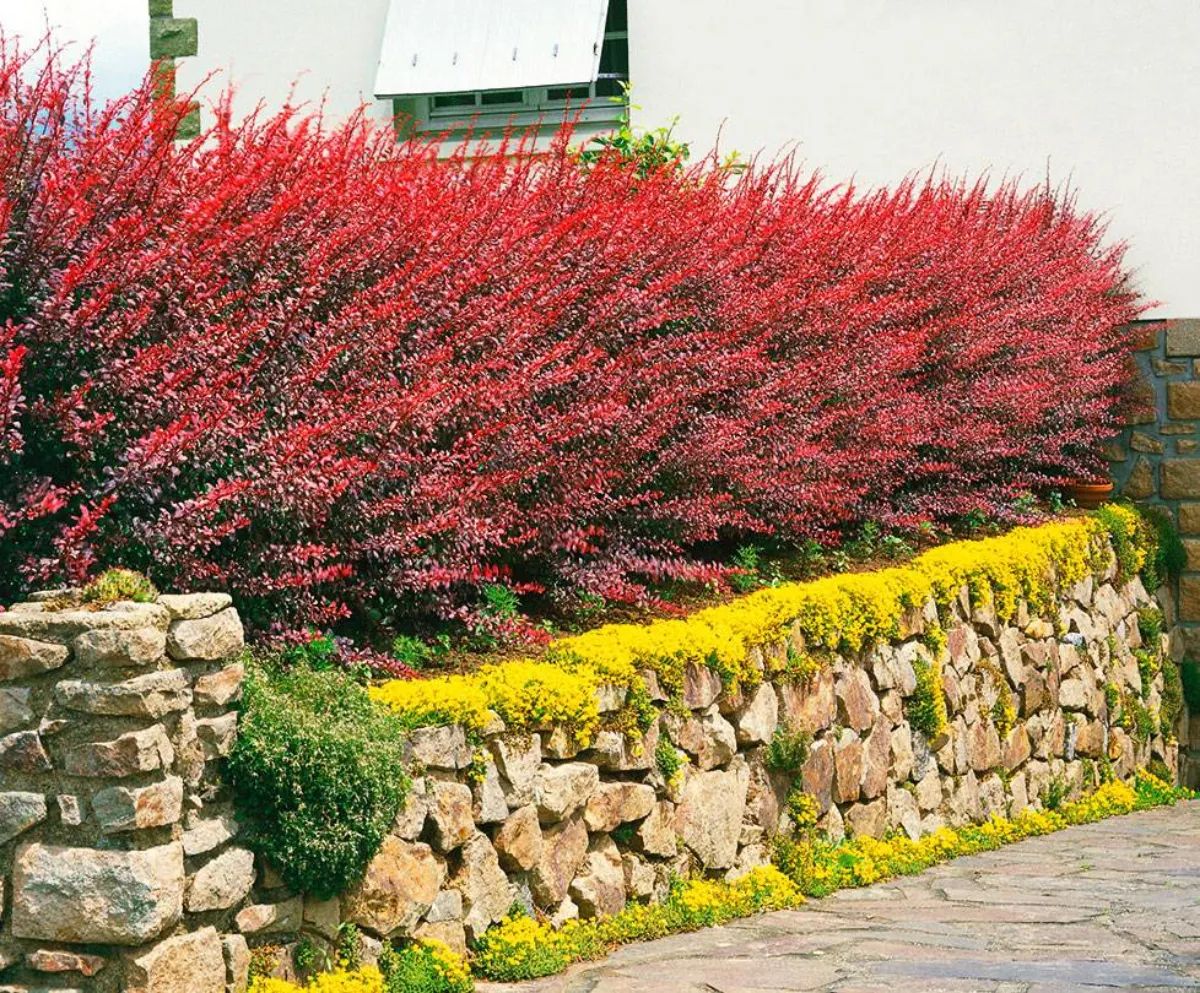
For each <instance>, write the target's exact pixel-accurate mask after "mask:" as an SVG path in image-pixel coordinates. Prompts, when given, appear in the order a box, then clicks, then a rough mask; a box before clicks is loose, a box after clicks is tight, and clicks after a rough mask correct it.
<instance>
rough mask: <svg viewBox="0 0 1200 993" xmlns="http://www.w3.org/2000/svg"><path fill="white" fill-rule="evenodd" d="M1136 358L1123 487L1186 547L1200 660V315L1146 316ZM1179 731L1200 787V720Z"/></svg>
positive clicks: (1188, 605)
mask: <svg viewBox="0 0 1200 993" xmlns="http://www.w3.org/2000/svg"><path fill="white" fill-rule="evenodd" d="M1139 326H1140V328H1141V330H1142V331H1143V338H1142V344H1141V348H1140V349H1139V351H1138V352H1137V353H1136V354H1135V356H1134V363H1135V366H1136V370H1135V372H1136V378H1135V384H1136V385H1135V390H1134V399H1135V400H1136V401H1137V402H1138V404H1139V405H1140V406H1141V407H1142V412H1141V413H1140V414H1138V415H1136V416H1134V417H1133V418H1132V419H1131V423H1130V424H1129V425H1128V426H1127V427H1126V428H1125V430H1124V431H1123V432H1122V433H1121V436H1120V437H1119V438H1117V439H1114V441H1113V442H1112V443H1111V444H1110V445H1108V447H1107V449H1106V452H1105V455H1106V457H1107V458H1108V460H1109V463H1110V466H1111V471H1112V477H1113V480H1114V482H1115V483H1116V486H1117V491H1118V492H1119V493H1121V494H1122V495H1123V496H1126V497H1129V498H1130V499H1132V500H1137V501H1139V502H1144V503H1151V504H1155V505H1158V506H1161V507H1162V508H1163V509H1164V510H1166V511H1167V513H1168V514H1169V515H1170V516H1171V519H1172V520H1173V521H1174V523H1175V525H1176V527H1178V529H1179V532H1180V534H1181V535H1182V536H1183V543H1184V545H1185V546H1186V548H1187V569H1186V571H1185V573H1184V575H1183V576H1182V577H1181V579H1180V581H1179V586H1178V590H1177V591H1176V595H1175V597H1174V599H1175V603H1176V605H1177V608H1178V623H1179V629H1180V632H1181V635H1182V637H1183V640H1184V648H1185V650H1186V652H1187V654H1188V655H1190V656H1192V657H1195V658H1200V319H1196V320H1174V321H1143V322H1141V324H1140V325H1139ZM1184 730H1185V733H1184V734H1182V735H1181V736H1180V745H1181V747H1182V749H1183V757H1182V759H1181V764H1182V765H1183V766H1184V771H1183V774H1182V778H1183V780H1184V783H1185V785H1191V786H1197V785H1200V721H1198V723H1197V727H1196V733H1195V734H1189V733H1187V729H1184Z"/></svg>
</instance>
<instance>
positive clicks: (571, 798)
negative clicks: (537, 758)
mask: <svg viewBox="0 0 1200 993" xmlns="http://www.w3.org/2000/svg"><path fill="white" fill-rule="evenodd" d="M599 783H600V771H599V770H598V769H597V768H596V767H595V766H594V765H591V764H589V763H587V762H566V763H564V764H562V765H543V766H542V767H541V768H540V769H539V770H538V772H537V776H536V777H535V778H534V783H533V799H534V803H536V804H537V808H538V816H540V817H541V819H542V823H543V824H550V823H553V822H554V821H561V820H562V819H563V818H564V817H566V816H567V815H568V814H570V813H572V812H573V811H575V810H578V809H579V808H580V807H582V806H583V805H584V804H585V803H587V802H588V799H589V798H590V797H591V795H592V793H593V792H595V790H596V787H597V786H598V785H599Z"/></svg>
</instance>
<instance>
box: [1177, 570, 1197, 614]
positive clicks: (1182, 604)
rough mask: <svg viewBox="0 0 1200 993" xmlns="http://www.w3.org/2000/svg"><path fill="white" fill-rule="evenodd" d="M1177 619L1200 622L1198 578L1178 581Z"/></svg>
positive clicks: (1181, 578)
mask: <svg viewBox="0 0 1200 993" xmlns="http://www.w3.org/2000/svg"><path fill="white" fill-rule="evenodd" d="M1179 619H1180V620H1183V621H1200V576H1181V577H1180V579H1179Z"/></svg>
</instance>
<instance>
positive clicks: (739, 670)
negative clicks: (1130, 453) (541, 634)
mask: <svg viewBox="0 0 1200 993" xmlns="http://www.w3.org/2000/svg"><path fill="white" fill-rule="evenodd" d="M1153 541H1154V539H1153V535H1152V533H1151V529H1150V528H1149V527H1148V526H1147V525H1146V524H1145V522H1143V520H1142V518H1141V517H1140V516H1139V515H1138V513H1137V512H1136V511H1134V510H1132V509H1129V508H1125V507H1121V506H1117V505H1110V506H1108V507H1105V508H1104V509H1103V511H1101V512H1098V513H1096V514H1093V515H1089V516H1087V517H1073V518H1068V519H1061V520H1055V521H1051V522H1049V523H1046V524H1042V525H1039V526H1036V527H1019V528H1015V529H1013V530H1012V531H1009V532H1008V533H1006V534H1003V535H999V536H996V537H990V538H983V539H978V540H972V541H957V542H953V543H950V544H947V545H943V546H941V547H939V548H934V549H931V550H930V551H927V552H925V553H923V554H921V555H918V556H916V557H915V558H914V559H912V560H911V561H910V562H908V563H906V564H905V565H903V566H897V567H895V568H890V569H879V570H876V571H874V572H865V573H854V574H848V575H836V576H829V577H826V578H823V579H817V580H814V581H811V582H804V583H785V584H783V585H780V586H777V587H772V588H768V589H763V590H759V591H758V592H756V593H752V594H749V595H748V596H744V597H740V598H738V599H736V600H734V601H732V602H730V603H727V604H722V605H720V606H717V607H710V608H708V609H705V610H700V611H697V612H696V613H694V614H692V615H690V616H689V617H686V618H681V619H672V620H661V621H655V622H652V623H649V624H608V625H605V626H603V627H599V628H596V629H595V630H592V631H588V632H586V633H584V634H580V635H576V636H573V637H568V638H561V639H559V640H558V641H556V642H555V643H554V644H553V645H552V646H551V648H550V650H549V653H548V655H547V656H546V658H545V659H544V660H519V661H511V662H500V663H496V664H494V665H489V666H485V667H483V668H482V669H480V670H478V671H477V672H473V673H470V674H468V675H455V676H444V677H439V678H435V679H414V680H392V681H389V682H386V683H384V684H383V685H381V686H378V687H375V688H374V689H373V690H372V695H373V696H374V697H375V699H376V700H379V701H381V702H383V703H386V704H388V705H390V706H392V707H393V708H395V709H396V710H397V711H399V712H400V713H402V714H403V715H404V716H405V717H406V718H407V719H409V720H411V721H412V722H413V723H416V724H431V725H432V724H450V723H458V724H463V725H464V726H466V727H467V728H468V729H473V730H482V729H483V728H484V727H486V726H487V724H488V723H489V721H490V720H491V715H492V713H495V714H496V715H498V716H499V717H500V718H501V719H502V720H504V722H505V724H506V725H507V726H508V728H509V729H510V730H513V731H518V730H530V729H533V728H539V727H547V726H550V725H556V724H557V725H561V726H564V727H567V728H570V729H572V730H573V731H574V733H575V735H576V737H577V738H578V739H579V740H580V741H581V742H584V743H586V742H587V741H588V740H590V738H591V737H592V736H593V734H594V732H595V730H596V729H597V727H598V726H599V722H600V715H599V712H598V710H597V701H596V690H597V689H598V688H599V687H600V686H601V685H605V684H608V685H615V686H620V687H633V686H635V685H636V684H637V683H638V672H639V670H642V669H649V670H652V671H653V672H654V673H655V674H656V675H657V676H658V679H659V682H660V684H661V685H662V687H663V688H664V689H665V690H666V691H667V692H668V693H678V692H679V690H680V689H681V687H682V683H683V678H684V672H685V670H686V668H687V666H688V665H692V664H694V665H707V666H710V667H712V668H713V669H715V670H716V671H717V672H718V673H720V675H721V678H722V680H723V682H724V683H725V685H726V686H727V687H728V688H730V689H736V688H738V687H742V686H753V685H755V684H757V683H758V682H760V681H761V680H763V679H764V678H786V677H787V676H788V674H789V669H794V670H795V672H796V674H800V675H802V674H804V673H806V672H811V668H812V666H814V665H817V664H820V662H821V660H822V659H824V658H827V657H828V656H829V655H830V654H831V653H832V652H835V651H836V652H857V651H860V650H862V649H864V648H867V647H869V646H870V645H872V644H875V643H878V642H886V641H892V640H896V639H898V638H900V637H901V636H902V635H903V634H904V624H905V619H906V617H907V616H908V615H910V613H911V612H912V611H914V610H917V609H919V608H920V607H921V606H922V605H923V604H925V603H926V602H927V601H929V600H931V599H932V600H933V601H934V602H935V603H936V605H937V606H938V608H939V611H941V612H943V613H944V612H948V610H949V608H950V606H951V604H952V603H953V601H954V600H955V599H956V598H957V597H958V595H959V591H960V590H961V589H963V588H964V587H966V588H967V589H968V590H969V591H970V594H971V599H972V603H973V604H975V605H977V606H991V607H992V608H993V609H994V610H995V611H996V614H997V616H998V617H999V619H1000V620H1001V621H1005V620H1008V619H1010V618H1011V617H1012V616H1013V615H1014V614H1015V612H1016V610H1017V605H1018V603H1019V601H1021V600H1024V601H1025V602H1027V603H1028V604H1029V606H1030V609H1031V610H1032V611H1033V612H1035V613H1046V612H1049V611H1050V609H1051V608H1052V607H1053V605H1054V602H1055V600H1056V598H1057V597H1058V596H1059V595H1060V594H1061V593H1063V592H1064V591H1065V590H1067V589H1069V588H1070V587H1071V586H1073V585H1074V584H1076V583H1078V582H1079V581H1080V580H1082V579H1084V578H1085V577H1086V576H1088V575H1089V574H1092V573H1097V572H1102V571H1103V570H1104V569H1105V568H1106V567H1107V566H1108V565H1109V563H1110V560H1111V554H1112V553H1111V552H1110V545H1111V546H1113V547H1115V548H1116V550H1117V557H1118V564H1119V566H1120V568H1121V570H1122V572H1123V573H1124V574H1125V575H1127V576H1132V575H1135V574H1136V573H1137V572H1138V571H1139V570H1141V569H1142V568H1143V566H1144V565H1146V562H1147V557H1148V555H1149V554H1150V552H1151V550H1152V545H1153ZM785 636H790V637H791V638H792V642H791V643H792V644H793V646H800V647H799V648H798V649H797V650H794V651H793V652H790V653H788V655H787V656H782V657H781V656H777V655H772V656H771V657H770V658H767V659H765V660H764V661H765V666H766V668H765V670H764V669H760V668H759V667H758V666H756V665H755V664H754V663H753V662H752V661H751V657H750V656H751V653H750V649H751V648H754V647H760V646H764V645H768V644H771V643H778V642H779V641H780V639H781V638H784V637H785ZM935 636H936V634H935Z"/></svg>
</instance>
